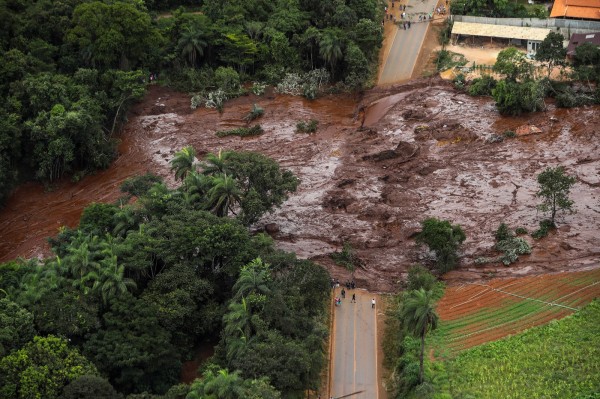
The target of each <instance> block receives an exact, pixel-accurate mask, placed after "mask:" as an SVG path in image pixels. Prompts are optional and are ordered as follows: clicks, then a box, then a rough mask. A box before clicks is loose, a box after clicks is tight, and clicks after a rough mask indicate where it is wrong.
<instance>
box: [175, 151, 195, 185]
mask: <svg viewBox="0 0 600 399" xmlns="http://www.w3.org/2000/svg"><path fill="white" fill-rule="evenodd" d="M195 162H196V150H195V149H194V147H192V146H187V147H183V148H182V149H181V151H177V152H176V153H175V156H174V157H173V159H171V162H170V164H171V171H175V179H177V180H184V179H185V178H186V176H187V175H188V174H189V173H191V172H193V171H194V169H195V166H194V165H195Z"/></svg>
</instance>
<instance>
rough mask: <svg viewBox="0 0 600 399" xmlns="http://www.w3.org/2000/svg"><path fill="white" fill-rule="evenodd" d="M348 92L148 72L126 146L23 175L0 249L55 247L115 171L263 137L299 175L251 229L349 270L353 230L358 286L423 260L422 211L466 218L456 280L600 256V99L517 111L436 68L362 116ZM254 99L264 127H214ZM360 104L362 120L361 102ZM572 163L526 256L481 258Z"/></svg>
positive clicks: (384, 92)
mask: <svg viewBox="0 0 600 399" xmlns="http://www.w3.org/2000/svg"><path fill="white" fill-rule="evenodd" d="M359 102H361V99H359V98H356V97H354V98H353V97H351V96H348V95H337V96H326V97H324V98H321V99H318V100H316V101H308V100H304V99H302V98H298V97H290V96H283V95H277V94H274V93H269V94H268V95H267V96H264V97H256V96H253V95H249V96H246V97H241V98H237V99H235V100H232V101H229V102H227V104H226V105H225V111H224V113H223V114H222V115H221V114H219V113H218V112H217V111H215V110H207V109H197V110H195V111H191V110H190V109H189V96H188V95H186V94H182V93H176V92H173V91H171V90H169V89H166V88H162V87H158V86H153V87H152V88H151V89H150V92H149V93H148V95H147V97H146V98H145V99H144V101H143V102H142V103H140V104H138V105H137V106H136V107H135V109H134V110H133V113H132V114H131V115H130V117H129V123H128V125H127V126H126V129H125V131H124V132H123V133H122V136H121V137H122V140H123V141H122V144H121V147H120V154H121V155H120V157H119V158H118V159H117V161H116V162H115V163H114V164H113V165H111V167H110V168H109V169H108V170H106V171H102V172H98V173H97V174H96V175H94V176H88V177H86V178H84V179H83V180H82V181H81V182H79V183H78V184H75V183H71V182H69V181H64V182H61V183H59V184H58V185H57V187H56V188H55V190H54V191H52V192H44V190H43V188H42V187H41V186H39V185H35V184H27V185H24V186H22V187H20V188H18V189H17V191H16V192H15V194H14V195H13V196H12V197H11V198H10V200H9V202H8V204H7V206H6V208H5V209H3V210H2V211H1V212H0V260H8V259H11V258H14V257H16V256H19V255H21V256H26V257H30V256H41V255H45V254H48V247H47V244H45V238H46V237H47V236H49V235H54V234H56V233H57V231H58V228H59V227H60V226H62V225H67V226H71V227H74V226H76V225H77V222H78V218H79V214H80V213H81V210H82V208H83V207H84V206H86V205H87V204H89V203H91V202H93V201H97V202H99V201H111V200H113V199H115V198H117V197H118V196H119V190H118V187H119V185H120V184H121V182H122V181H123V180H124V179H125V178H127V177H129V176H133V175H135V174H140V173H145V172H147V171H150V172H154V173H157V174H159V175H161V176H163V177H165V178H166V179H167V180H168V181H170V182H172V176H171V173H170V171H169V165H168V162H169V160H170V159H171V158H172V157H173V154H174V153H175V152H176V151H178V150H180V149H181V148H182V147H184V146H186V145H193V146H194V147H195V148H196V150H197V153H198V154H199V157H202V156H203V155H204V154H205V153H207V152H217V151H219V149H223V150H249V151H258V152H261V153H264V154H265V155H268V156H270V157H272V158H274V159H275V160H276V161H277V162H279V163H280V164H281V165H282V166H283V167H284V168H287V169H290V170H291V171H292V172H293V173H295V174H296V175H297V176H298V177H299V178H300V180H301V184H300V185H299V187H298V191H297V192H296V193H294V194H292V195H291V196H290V198H289V200H288V201H286V202H285V203H284V204H283V206H282V207H281V208H280V209H277V210H276V211H275V212H274V213H273V214H270V215H266V216H265V217H264V218H263V219H262V220H261V221H260V223H258V224H257V225H256V226H255V229H260V228H262V227H263V226H264V225H265V224H267V223H275V224H277V225H278V227H279V231H278V232H277V233H276V234H274V238H275V240H276V243H277V246H278V247H279V248H281V249H284V250H288V251H294V252H296V253H297V254H298V256H300V257H301V258H309V259H313V260H314V261H316V262H318V263H320V264H322V265H324V266H325V267H327V268H328V270H329V271H330V272H331V273H332V274H333V275H334V276H335V277H338V278H339V279H340V280H341V281H345V280H346V278H348V277H349V275H348V274H349V272H347V271H346V270H345V269H344V268H343V267H339V266H336V265H334V264H333V262H332V260H331V258H330V257H329V254H330V253H331V252H333V251H336V250H338V251H339V250H340V249H341V248H342V245H343V242H344V241H347V242H350V243H351V244H352V246H353V248H355V250H356V252H357V255H358V256H359V257H360V258H361V259H362V261H363V265H362V266H361V267H359V268H357V269H356V271H355V273H354V278H355V280H356V283H357V286H358V287H360V288H367V289H369V290H372V291H376V292H377V291H380V292H381V291H383V292H391V291H394V290H396V289H397V288H398V286H399V283H400V282H401V281H402V280H403V279H404V278H405V277H406V271H407V269H408V267H409V266H410V265H412V264H414V263H417V262H423V261H424V260H425V259H424V258H423V254H424V252H423V250H422V249H420V248H418V247H417V246H416V245H415V242H414V238H413V236H414V234H415V233H416V232H418V231H419V228H420V221H422V220H423V219H425V218H427V217H432V216H433V217H440V218H444V219H449V220H452V221H453V222H454V223H458V224H460V225H461V226H463V229H464V230H465V232H466V235H467V241H466V242H465V243H464V245H463V247H462V254H461V266H460V267H459V269H458V270H457V271H453V272H451V273H448V274H446V275H445V276H444V278H445V279H446V280H449V281H451V282H452V281H466V280H469V281H473V280H478V279H482V278H490V277H508V276H519V275H527V274H539V273H545V272H549V271H558V270H581V269H585V268H589V267H593V265H594V264H598V263H599V262H600V234H599V230H600V192H599V191H600V174H599V171H600V156H599V155H598V154H600V129H598V126H600V107H598V106H595V107H582V108H575V109H569V110H564V109H556V108H555V107H554V106H553V105H552V104H549V107H548V111H547V112H538V113H534V114H528V115H525V116H522V117H517V118H512V117H502V116H499V115H498V113H497V111H496V109H495V106H494V104H493V102H492V101H491V100H490V99H487V98H473V97H469V96H468V95H466V94H464V93H461V92H457V91H456V90H454V89H453V88H452V87H451V85H450V84H449V83H447V82H444V81H442V80H441V79H431V80H429V79H422V80H417V81H412V82H411V83H408V84H404V85H396V86H390V87H387V88H384V89H382V88H377V89H374V90H371V91H369V92H366V93H365V95H364V97H363V98H362V104H363V105H364V106H365V107H366V117H365V129H362V130H361V129H359V128H360V125H361V122H360V120H361V118H360V113H358V112H357V111H358V108H359V107H358V104H359ZM253 103H257V104H259V105H260V106H262V107H263V108H264V109H265V115H264V116H263V117H261V118H260V119H259V120H257V122H258V123H260V124H261V125H262V126H263V128H264V130H265V134H263V135H261V136H259V137H251V138H245V139H241V138H239V137H224V138H219V137H216V136H215V132H216V131H217V130H222V129H227V128H231V127H234V126H243V125H244V123H243V122H242V120H241V118H242V117H243V116H244V115H245V114H246V113H247V112H248V111H249V110H250V108H251V107H252V104H253ZM357 115H358V116H359V118H358V120H355V116H357ZM310 118H315V119H317V120H319V121H320V123H319V128H318V131H317V132H316V134H313V135H308V134H299V133H295V125H296V122H297V121H298V120H300V119H304V120H306V119H310ZM526 123H531V124H534V125H536V126H537V127H539V128H540V129H541V133H540V134H537V135H532V136H527V137H521V138H517V139H511V140H505V141H504V142H502V143H488V142H487V139H488V138H489V137H491V136H492V135H493V134H502V133H503V132H504V131H505V130H515V129H516V128H517V127H519V126H520V125H523V124H526ZM557 165H563V166H565V168H566V170H567V173H570V174H573V175H577V177H578V179H577V183H576V184H575V186H574V187H573V190H572V198H573V200H574V201H575V209H576V211H577V213H575V214H572V215H570V214H567V215H560V217H559V219H558V225H559V229H558V231H556V232H554V233H552V234H551V235H550V236H549V237H547V238H544V239H542V240H535V241H534V240H532V239H531V238H530V237H527V240H528V241H529V242H530V244H532V246H533V252H532V254H531V255H529V256H522V257H521V258H520V260H519V262H518V263H516V264H514V265H511V266H510V267H505V266H503V265H501V264H491V265H476V264H475V263H474V261H475V259H477V258H478V257H480V256H496V255H497V254H496V253H494V251H492V250H491V248H492V246H493V244H494V240H493V231H494V230H495V229H496V228H497V227H498V225H499V224H500V223H501V222H505V223H508V224H509V225H510V226H511V227H513V228H515V227H518V226H522V227H525V228H527V229H528V230H529V231H532V230H534V229H535V228H536V227H537V224H538V222H539V221H540V220H541V219H542V217H543V215H541V214H540V213H539V212H538V211H537V210H536V205H537V204H538V203H539V200H538V199H537V198H536V197H535V191H536V189H537V182H536V176H537V175H538V174H539V173H540V172H541V171H542V170H543V169H544V168H546V167H548V166H557Z"/></svg>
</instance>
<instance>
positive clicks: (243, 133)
mask: <svg viewBox="0 0 600 399" xmlns="http://www.w3.org/2000/svg"><path fill="white" fill-rule="evenodd" d="M263 133H264V130H263V128H262V127H261V126H260V125H254V126H252V127H238V128H237V129H230V130H219V131H218V132H217V133H215V134H216V135H217V136H219V137H225V136H240V137H248V136H259V135H261V134H263Z"/></svg>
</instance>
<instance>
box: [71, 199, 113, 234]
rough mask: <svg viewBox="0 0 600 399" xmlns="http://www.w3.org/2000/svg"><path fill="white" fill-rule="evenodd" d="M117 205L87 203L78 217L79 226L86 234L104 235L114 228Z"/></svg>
mask: <svg viewBox="0 0 600 399" xmlns="http://www.w3.org/2000/svg"><path fill="white" fill-rule="evenodd" d="M118 209H119V208H118V207H117V206H116V205H112V204H102V203H100V204H99V203H93V204H91V205H88V206H87V207H86V208H85V209H84V210H83V213H82V214H81V218H80V219H79V228H80V229H81V231H83V232H84V233H86V234H91V235H100V236H102V235H104V234H106V233H111V232H112V231H113V229H114V228H115V223H114V222H115V214H116V213H117V211H118Z"/></svg>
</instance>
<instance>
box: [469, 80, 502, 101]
mask: <svg viewBox="0 0 600 399" xmlns="http://www.w3.org/2000/svg"><path fill="white" fill-rule="evenodd" d="M496 83H498V82H497V81H496V79H494V78H493V77H492V76H490V75H485V76H483V77H481V78H476V79H473V82H472V83H471V85H470V86H469V90H468V91H469V94H470V95H472V96H491V95H492V90H494V88H495V87H496Z"/></svg>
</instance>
